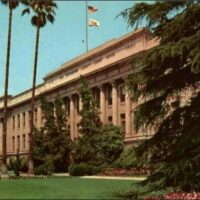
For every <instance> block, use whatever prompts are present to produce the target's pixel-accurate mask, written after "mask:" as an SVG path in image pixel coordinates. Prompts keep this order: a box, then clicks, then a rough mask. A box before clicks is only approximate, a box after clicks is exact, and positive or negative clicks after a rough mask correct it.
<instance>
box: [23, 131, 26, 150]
mask: <svg viewBox="0 0 200 200" xmlns="http://www.w3.org/2000/svg"><path fill="white" fill-rule="evenodd" d="M22 144H23V149H26V135H25V134H24V135H23V143H22Z"/></svg>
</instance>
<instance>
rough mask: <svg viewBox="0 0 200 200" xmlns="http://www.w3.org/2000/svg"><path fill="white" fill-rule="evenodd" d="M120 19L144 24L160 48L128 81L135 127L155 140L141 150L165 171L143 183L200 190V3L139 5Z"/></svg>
mask: <svg viewBox="0 0 200 200" xmlns="http://www.w3.org/2000/svg"><path fill="white" fill-rule="evenodd" d="M121 15H122V16H123V17H124V18H125V20H127V22H128V24H129V25H130V26H132V27H135V28H137V27H138V26H139V24H140V22H144V23H146V27H148V28H149V29H150V30H151V32H152V34H153V36H154V37H158V38H159V39H160V45H159V46H157V47H154V48H153V49H151V50H149V51H148V52H146V53H145V54H144V55H142V58H141V57H139V58H138V59H136V60H135V61H133V64H134V67H135V69H136V70H135V73H134V74H132V75H131V76H130V77H129V79H128V86H129V89H130V91H131V93H132V97H133V100H138V99H144V100H143V102H142V103H141V104H140V105H139V106H138V107H137V108H136V111H135V121H134V124H135V128H136V129H137V130H139V129H140V128H141V127H146V128H153V129H154V130H155V135H154V136H153V138H152V139H150V140H147V141H146V142H144V143H143V144H142V145H140V146H139V148H138V149H137V154H138V156H144V157H145V156H146V157H147V158H148V159H149V161H150V163H161V168H159V170H158V171H156V172H155V173H154V174H152V175H151V176H149V178H148V179H147V181H145V182H144V184H152V183H153V184H154V185H158V186H159V187H168V186H173V187H180V188H181V189H182V190H200V184H199V181H198V180H199V178H200V168H199V166H200V153H199V152H200V151H199V146H200V135H199V130H200V126H199V124H200V104H199V102H200V91H199V81H200V51H199V47H200V3H199V1H196V0H191V1H187V0H182V1H170V0H165V1H155V2H154V3H152V4H149V3H145V2H141V3H138V4H136V5H134V6H133V7H131V8H129V9H126V10H124V11H123V12H122V13H121Z"/></svg>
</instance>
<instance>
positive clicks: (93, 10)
mask: <svg viewBox="0 0 200 200" xmlns="http://www.w3.org/2000/svg"><path fill="white" fill-rule="evenodd" d="M87 10H88V13H94V12H96V11H97V10H98V8H96V7H94V6H88V7H87Z"/></svg>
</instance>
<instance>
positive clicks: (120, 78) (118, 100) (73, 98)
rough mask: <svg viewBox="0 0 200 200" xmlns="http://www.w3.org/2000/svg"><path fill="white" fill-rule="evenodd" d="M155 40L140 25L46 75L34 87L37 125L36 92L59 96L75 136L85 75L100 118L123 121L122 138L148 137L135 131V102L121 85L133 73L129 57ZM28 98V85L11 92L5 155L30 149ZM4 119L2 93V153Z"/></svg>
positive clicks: (120, 123) (38, 122) (50, 97)
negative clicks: (19, 90)
mask: <svg viewBox="0 0 200 200" xmlns="http://www.w3.org/2000/svg"><path fill="white" fill-rule="evenodd" d="M158 44H159V41H158V40H156V39H155V38H152V37H151V36H150V33H149V31H147V30H145V29H140V30H137V31H135V32H131V33H129V34H127V35H125V36H123V37H120V38H118V39H113V40H111V41H109V42H107V43H105V44H103V45H101V46H99V47H97V48H95V49H92V50H90V51H89V52H87V53H85V54H82V55H81V56H79V57H77V58H75V59H72V60H70V61H68V62H66V63H64V64H63V65H62V66H61V67H59V68H58V69H57V70H55V71H53V72H50V73H49V74H47V75H46V76H45V77H44V82H43V83H42V84H40V85H38V86H37V88H36V105H35V113H34V115H35V119H34V121H35V126H36V127H41V126H42V124H43V118H42V113H41V108H40V102H39V97H40V96H41V95H44V96H45V97H46V98H47V99H48V100H50V101H51V100H54V99H55V97H56V96H58V95H59V96H61V97H62V98H63V101H64V104H65V108H66V112H67V114H68V115H69V122H68V124H67V126H68V128H69V129H70V133H71V138H72V139H73V138H75V137H78V126H79V120H80V116H79V110H80V108H81V101H80V97H79V94H78V89H79V87H80V75H83V76H85V77H86V79H87V80H88V81H89V83H90V87H91V89H92V91H93V93H94V95H95V98H96V99H97V101H99V105H100V118H101V121H102V122H103V123H105V124H107V123H113V124H114V125H118V126H121V127H122V129H123V131H124V135H125V140H124V141H125V143H130V142H134V141H137V140H141V139H145V138H147V137H150V136H151V133H150V132H149V133H146V132H142V131H141V132H139V133H136V132H135V131H134V128H133V117H134V116H133V111H134V108H135V106H136V103H132V102H131V100H130V95H129V94H128V93H127V91H126V90H124V81H125V79H126V77H127V76H128V75H129V74H130V73H133V72H134V66H132V64H130V63H131V62H129V61H130V60H131V59H134V56H137V55H138V54H143V53H144V52H145V51H147V50H148V49H150V48H152V47H154V46H157V45H158ZM30 102H31V90H27V91H24V92H23V93H20V94H18V95H16V96H10V97H9V100H8V109H9V114H8V121H7V123H8V130H7V154H8V156H12V155H14V154H16V150H17V149H19V151H20V153H21V154H27V152H28V148H29V146H28V145H29V142H28V140H29V132H30V125H29V113H30ZM2 118H3V98H0V154H2V121H3V120H2Z"/></svg>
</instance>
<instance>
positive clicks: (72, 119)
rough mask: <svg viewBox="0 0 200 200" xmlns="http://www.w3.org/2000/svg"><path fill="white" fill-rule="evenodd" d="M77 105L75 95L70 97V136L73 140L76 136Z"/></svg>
mask: <svg viewBox="0 0 200 200" xmlns="http://www.w3.org/2000/svg"><path fill="white" fill-rule="evenodd" d="M74 109H75V104H74V98H73V95H70V135H71V139H74V136H75V135H74V134H75V112H74Z"/></svg>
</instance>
